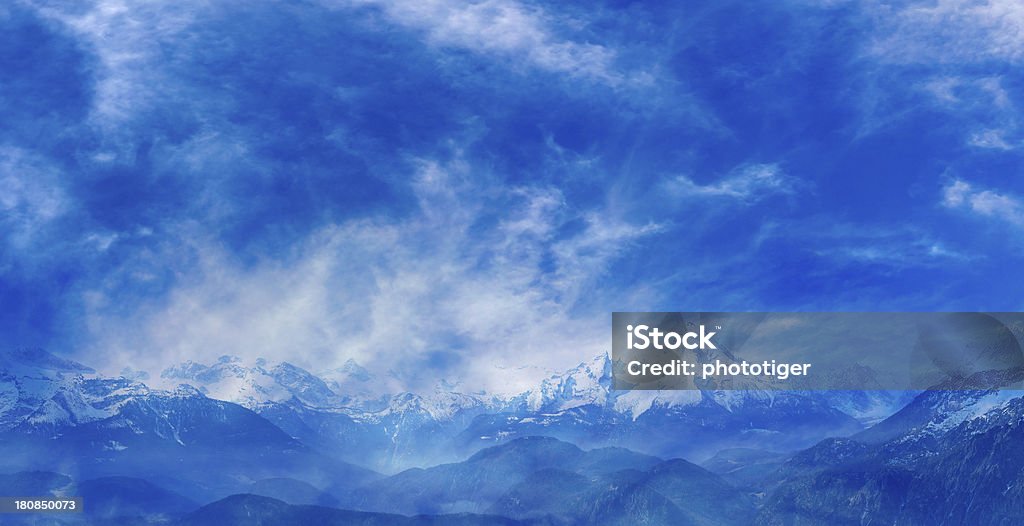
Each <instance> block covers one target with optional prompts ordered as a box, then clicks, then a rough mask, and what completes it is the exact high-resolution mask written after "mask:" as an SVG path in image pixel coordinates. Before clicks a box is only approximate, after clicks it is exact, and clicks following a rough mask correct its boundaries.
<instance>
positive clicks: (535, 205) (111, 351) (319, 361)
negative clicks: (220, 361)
mask: <svg viewBox="0 0 1024 526" xmlns="http://www.w3.org/2000/svg"><path fill="white" fill-rule="evenodd" d="M469 170H470V168H469V167H468V166H467V165H466V164H465V163H462V162H460V161H455V162H451V163H447V164H440V163H436V162H427V161H424V162H421V163H419V166H418V169H417V172H416V175H415V178H414V180H413V183H412V188H413V191H414V193H415V196H416V197H417V198H418V201H419V206H418V210H416V211H415V213H413V214H411V215H409V216H407V217H403V218H401V219H399V218H394V217H389V216H377V217H373V218H366V219H359V220H351V221H347V222H343V223H337V224H329V225H326V226H324V227H323V228H322V229H320V230H319V231H318V232H316V233H315V234H313V235H311V236H310V237H309V238H307V239H305V240H303V241H301V242H299V243H298V244H297V245H296V246H295V247H293V248H291V249H290V250H289V251H288V256H282V257H279V258H277V259H273V260H270V259H268V260H264V261H262V262H258V263H257V264H255V265H253V264H251V263H250V264H243V263H241V262H238V261H235V260H233V259H232V257H231V256H229V255H228V254H227V253H226V252H224V251H223V250H221V249H220V248H218V246H217V244H216V243H215V242H214V241H212V240H210V239H204V238H203V237H202V236H193V235H190V233H189V231H188V230H185V231H184V233H182V234H181V235H182V237H183V238H186V239H190V242H191V244H192V245H191V246H190V247H188V248H187V249H183V248H182V247H174V248H173V250H175V251H176V252H182V251H183V250H184V251H188V252H190V253H193V254H195V257H196V258H198V264H197V265H195V266H194V267H193V266H188V265H186V266H185V268H182V269H179V270H178V272H180V275H181V280H180V283H179V284H177V285H176V286H175V288H174V289H173V290H172V291H171V292H170V294H169V295H168V296H167V297H166V299H164V300H160V301H159V302H157V300H153V299H151V298H146V299H145V302H144V304H143V305H141V306H139V307H138V308H137V309H135V308H133V309H132V310H131V312H129V313H127V314H125V313H124V311H123V310H120V309H118V308H117V303H118V302H119V301H122V299H121V298H118V297H115V296H112V295H111V294H110V293H109V292H107V291H104V290H103V289H96V290H92V291H90V292H89V293H88V294H87V295H86V298H87V301H88V304H89V307H88V309H89V312H90V314H89V323H90V325H91V329H92V331H93V332H94V334H96V335H97V336H98V341H96V342H95V349H96V350H100V349H102V351H103V352H102V353H100V352H95V353H93V355H94V356H104V357H107V358H109V359H110V360H111V363H110V364H109V367H110V368H111V370H113V371H115V372H116V370H119V368H120V367H123V364H124V363H132V364H133V366H134V367H136V368H137V369H148V370H150V372H151V373H152V372H157V371H158V370H159V369H160V368H161V367H163V366H166V365H167V364H168V363H171V362H177V361H181V360H185V359H193V360H213V359H215V358H216V357H217V356H219V355H222V354H235V355H239V356H242V357H243V358H247V359H250V360H251V359H255V358H257V357H266V358H268V359H272V360H289V361H293V362H295V363H297V364H299V365H301V366H305V367H309V368H311V369H313V370H319V369H322V368H327V367H331V366H338V365H341V363H343V362H344V361H345V360H346V359H348V358H355V359H356V360H357V361H359V362H360V363H362V364H364V365H365V366H367V367H368V368H370V369H371V370H375V371H376V372H377V373H380V374H384V375H385V376H386V374H387V371H388V370H393V372H394V375H393V378H392V380H391V381H393V382H394V384H395V385H394V386H393V387H395V388H424V387H428V386H429V385H432V384H433V382H435V381H437V380H438V379H439V378H442V377H445V376H447V377H449V378H458V379H459V380H460V381H461V383H462V385H463V386H465V387H466V388H469V389H474V388H486V389H489V390H494V391H505V390H511V391H515V390H517V389H521V388H523V387H524V386H527V385H529V384H530V383H531V382H534V381H536V380H538V375H543V374H544V371H545V370H550V369H561V368H565V367H568V366H571V365H575V364H576V363H578V362H579V361H581V360H583V359H587V358H589V357H591V356H593V355H595V354H597V353H599V352H602V351H605V350H607V313H606V312H604V311H603V310H602V311H601V313H600V315H597V316H583V317H577V316H576V315H574V314H573V312H574V309H575V308H576V307H577V306H579V305H581V304H582V303H585V302H586V301H587V294H588V291H590V290H593V287H594V284H595V283H596V282H597V281H598V280H599V279H601V277H602V276H603V275H604V273H605V272H607V269H608V265H609V264H610V263H611V262H612V261H614V260H615V259H616V258H618V257H619V256H620V255H621V254H622V253H623V251H624V250H627V249H628V248H629V247H630V246H632V245H633V244H635V243H636V242H637V240H639V239H641V238H643V237H644V236H647V235H649V234H651V233H653V232H655V231H657V230H658V226H656V225H649V224H647V225H632V224H629V223H626V222H623V221H620V220H617V219H615V218H614V216H613V215H612V214H608V213H602V211H598V210H591V211H587V212H576V211H574V210H573V209H572V208H571V207H569V206H568V205H567V204H566V203H565V201H564V198H563V196H562V194H561V193H560V192H559V191H558V190H555V189H552V188H543V187H523V188H513V189H504V188H500V187H493V186H492V187H487V186H486V185H483V184H476V183H470V178H469V177H468V176H469V173H468V171H469ZM473 179H474V180H479V179H485V177H481V178H476V177H474V178H473ZM495 215H497V217H496V218H495V217H494V216H495ZM495 219H496V220H495ZM570 221H582V223H583V225H584V226H583V227H582V228H579V229H577V231H576V232H575V233H572V234H567V233H564V232H562V233H559V232H560V229H561V227H562V226H564V225H566V224H567V222H570ZM186 259H187V258H186ZM129 271H130V272H138V269H136V268H130V269H126V272H129ZM606 292H607V291H602V294H603V293H606ZM438 356H441V357H448V358H450V359H451V363H448V364H446V365H445V366H444V367H441V368H440V369H439V370H432V369H430V364H431V363H432V361H433V360H435V359H436V358H437V357H438ZM523 364H530V365H532V366H534V367H530V368H523V367H520V366H521V365H523ZM495 367H505V368H507V370H506V371H505V372H504V373H503V374H496V373H495V369H494V368H495Z"/></svg>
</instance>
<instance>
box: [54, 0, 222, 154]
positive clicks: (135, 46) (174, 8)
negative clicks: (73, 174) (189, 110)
mask: <svg viewBox="0 0 1024 526" xmlns="http://www.w3.org/2000/svg"><path fill="white" fill-rule="evenodd" d="M36 4H37V10H38V12H39V13H40V14H41V15H43V16H44V17H46V18H48V19H50V20H54V21H56V22H58V23H60V24H62V25H63V26H65V27H66V28H68V29H69V30H70V31H71V32H72V33H73V34H75V35H76V36H77V37H78V38H79V39H80V40H81V41H82V42H83V43H84V44H85V46H86V47H87V48H88V49H89V50H91V51H92V52H93V53H94V54H95V57H96V59H97V62H98V64H97V69H96V71H94V72H93V73H94V75H95V76H96V80H97V82H96V85H95V94H94V97H93V107H92V117H93V120H94V122H95V123H97V124H99V125H101V126H104V127H107V128H109V129H110V130H113V129H115V128H116V126H118V125H119V124H121V123H123V122H124V121H126V120H128V119H130V118H131V117H133V116H134V115H135V114H136V113H137V112H138V111H139V110H140V109H143V108H147V107H149V106H151V105H156V104H168V103H169V102H173V100H171V99H173V97H172V91H173V89H170V86H171V85H174V84H176V83H175V82H174V81H173V79H172V78H171V77H169V76H168V73H167V72H166V71H165V66H166V65H167V63H168V61H169V58H168V56H167V54H166V51H167V50H166V48H165V45H166V44H167V42H168V41H170V40H171V39H173V38H175V37H177V36H180V35H181V34H182V33H183V32H184V31H185V30H187V29H188V28H189V27H190V26H191V25H192V24H193V23H194V22H195V21H197V20H200V19H201V18H202V17H203V15H204V12H205V11H206V9H207V8H208V7H209V4H207V3H204V2H190V1H181V2H165V1H162V0H143V1H128V0H97V1H95V2H92V3H91V4H87V5H84V6H83V5H81V4H78V3H76V4H74V5H72V4H55V3H51V2H37V3H36ZM105 155H107V156H109V155H111V152H105Z"/></svg>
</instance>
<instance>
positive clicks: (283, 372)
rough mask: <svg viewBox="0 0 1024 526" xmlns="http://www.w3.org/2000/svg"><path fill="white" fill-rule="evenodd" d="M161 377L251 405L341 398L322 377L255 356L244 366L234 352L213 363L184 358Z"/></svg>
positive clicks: (327, 403)
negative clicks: (257, 358)
mask: <svg viewBox="0 0 1024 526" xmlns="http://www.w3.org/2000/svg"><path fill="white" fill-rule="evenodd" d="M160 377H161V378H163V379H165V380H173V381H176V382H184V383H186V384H189V385H192V386H193V387H195V388H197V389H199V391H200V392H202V393H203V394H205V395H206V396H209V397H210V398H215V399H217V400H225V401H229V402H234V403H237V404H239V405H241V406H243V407H247V408H249V409H253V408H256V407H259V406H261V405H263V404H267V403H284V402H289V401H292V400H295V401H299V402H301V403H303V404H305V405H307V406H310V407H321V408H328V407H338V406H340V405H342V399H341V397H340V396H338V395H337V394H336V393H335V392H334V391H332V390H331V388H330V387H328V386H327V383H326V382H324V380H323V379H321V378H319V377H317V376H314V375H313V374H311V373H309V372H308V371H306V370H305V369H302V368H299V367H296V366H294V365H292V364H290V363H288V362H281V363H278V364H273V365H271V364H268V363H267V362H266V361H265V360H262V359H260V360H256V362H255V364H253V365H252V366H246V365H245V364H244V363H243V362H242V360H241V359H240V358H238V357H236V356H221V357H220V358H219V359H218V360H217V362H216V363H214V364H213V365H209V366H207V365H203V364H200V363H196V362H193V361H187V362H184V363H182V364H179V365H175V366H172V367H169V368H167V369H165V370H164V371H163V372H162V373H161V374H160Z"/></svg>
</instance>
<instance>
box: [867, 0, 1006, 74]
mask: <svg viewBox="0 0 1024 526" xmlns="http://www.w3.org/2000/svg"><path fill="white" fill-rule="evenodd" d="M871 14H872V15H873V17H874V19H875V20H876V21H877V24H878V29H879V33H878V34H877V36H876V38H875V42H874V44H873V46H872V52H873V53H874V54H876V55H878V56H881V57H884V58H885V59H886V60H890V61H893V62H900V63H913V62H936V63H954V62H981V61H986V60H993V59H994V60H1007V61H1011V62H1019V61H1020V60H1021V59H1024V4H1022V3H1021V2H1019V1H1018V0H982V1H971V2H965V1H963V0H937V1H931V2H908V3H901V4H897V5H892V4H888V3H880V2H879V3H875V4H873V9H872V12H871Z"/></svg>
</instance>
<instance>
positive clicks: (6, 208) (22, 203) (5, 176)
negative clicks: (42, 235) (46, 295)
mask: <svg viewBox="0 0 1024 526" xmlns="http://www.w3.org/2000/svg"><path fill="white" fill-rule="evenodd" d="M59 176H60V173H59V172H58V171H57V169H56V168H54V167H52V166H50V165H49V164H48V163H47V162H45V161H43V160H42V159H39V158H37V157H36V156H33V155H32V154H31V153H29V152H26V151H24V150H22V149H19V148H12V147H0V226H2V227H3V230H4V231H6V232H4V235H5V237H6V239H7V242H8V243H11V244H13V245H15V246H18V247H22V248H24V247H25V246H27V245H28V244H30V243H32V242H33V241H34V240H35V239H36V238H37V235H38V233H39V231H40V229H42V228H43V227H45V226H46V225H47V224H49V223H50V222H51V221H53V220H55V219H57V218H59V217H61V216H62V215H64V214H65V213H67V211H68V209H69V207H70V205H69V203H68V198H67V196H66V195H65V193H64V191H63V189H62V187H61V186H60V185H59V184H58V180H59Z"/></svg>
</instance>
